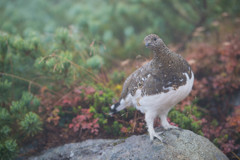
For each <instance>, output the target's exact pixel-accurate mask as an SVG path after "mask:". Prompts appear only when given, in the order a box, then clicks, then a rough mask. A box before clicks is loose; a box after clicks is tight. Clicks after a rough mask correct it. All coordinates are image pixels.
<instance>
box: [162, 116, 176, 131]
mask: <svg viewBox="0 0 240 160" xmlns="http://www.w3.org/2000/svg"><path fill="white" fill-rule="evenodd" d="M159 117H160V119H161V124H162V127H163V128H164V129H166V130H167V129H170V128H178V127H176V126H173V125H171V124H169V123H168V121H167V114H161V115H160V116H159Z"/></svg>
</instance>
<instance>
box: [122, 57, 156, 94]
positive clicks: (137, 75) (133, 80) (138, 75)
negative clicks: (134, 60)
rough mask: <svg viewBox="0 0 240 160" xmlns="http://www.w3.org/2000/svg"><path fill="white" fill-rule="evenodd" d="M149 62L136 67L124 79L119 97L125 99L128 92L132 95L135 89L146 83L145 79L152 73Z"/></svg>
mask: <svg viewBox="0 0 240 160" xmlns="http://www.w3.org/2000/svg"><path fill="white" fill-rule="evenodd" d="M150 62H151V61H150ZM150 62H149V63H147V64H145V65H143V66H142V67H140V68H139V69H137V70H136V71H135V72H133V73H132V74H131V75H130V76H129V77H128V78H127V79H126V80H125V82H124V84H123V89H122V93H121V99H122V98H123V99H125V98H126V96H127V95H128V94H131V95H132V96H134V95H135V92H136V90H137V89H141V88H142V87H143V86H144V84H145V83H146V82H145V81H146V80H147V79H148V78H149V75H150V74H152V70H151V68H150Z"/></svg>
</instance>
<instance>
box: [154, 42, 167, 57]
mask: <svg viewBox="0 0 240 160" xmlns="http://www.w3.org/2000/svg"><path fill="white" fill-rule="evenodd" d="M153 54H154V59H156V60H161V59H162V58H163V57H166V56H167V57H168V56H169V55H170V54H171V51H170V49H169V48H168V47H167V46H166V45H165V44H164V45H163V46H161V47H160V48H157V49H156V50H153Z"/></svg>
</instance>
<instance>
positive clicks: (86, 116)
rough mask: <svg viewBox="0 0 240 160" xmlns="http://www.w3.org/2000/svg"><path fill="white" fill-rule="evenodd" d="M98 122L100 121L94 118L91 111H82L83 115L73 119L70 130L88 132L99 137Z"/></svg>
mask: <svg viewBox="0 0 240 160" xmlns="http://www.w3.org/2000/svg"><path fill="white" fill-rule="evenodd" d="M97 122H98V119H94V118H93V114H92V113H90V112H89V109H81V115H77V116H76V117H75V118H73V120H72V123H70V124H69V128H73V131H74V132H78V131H81V130H87V131H89V132H90V133H91V134H94V135H97V134H98V132H99V124H98V123H97Z"/></svg>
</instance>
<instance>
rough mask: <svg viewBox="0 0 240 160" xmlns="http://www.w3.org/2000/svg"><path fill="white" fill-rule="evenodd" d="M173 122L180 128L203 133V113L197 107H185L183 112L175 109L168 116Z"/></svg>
mask: <svg viewBox="0 0 240 160" xmlns="http://www.w3.org/2000/svg"><path fill="white" fill-rule="evenodd" d="M168 116H169V118H170V119H171V121H172V122H174V123H176V124H177V125H179V127H180V128H183V129H189V130H191V131H193V132H195V133H197V134H200V135H203V133H202V130H201V129H202V125H201V124H202V121H201V116H202V113H201V112H200V111H198V109H197V107H196V106H185V108H184V110H183V111H179V110H177V109H173V110H171V111H170V112H169V114H168Z"/></svg>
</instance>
